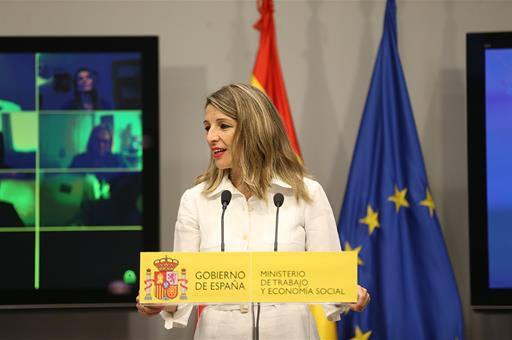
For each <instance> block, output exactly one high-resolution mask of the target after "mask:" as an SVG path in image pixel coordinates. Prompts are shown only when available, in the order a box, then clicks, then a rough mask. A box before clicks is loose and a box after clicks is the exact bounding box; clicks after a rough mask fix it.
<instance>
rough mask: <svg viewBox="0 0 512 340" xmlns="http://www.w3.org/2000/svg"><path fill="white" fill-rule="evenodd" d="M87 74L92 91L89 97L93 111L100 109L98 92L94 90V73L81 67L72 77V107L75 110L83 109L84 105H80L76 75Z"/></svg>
mask: <svg viewBox="0 0 512 340" xmlns="http://www.w3.org/2000/svg"><path fill="white" fill-rule="evenodd" d="M84 71H85V72H88V73H89V75H90V77H91V78H92V90H91V91H90V92H89V95H90V96H91V101H92V105H93V108H94V109H100V108H101V105H100V103H99V98H98V91H97V90H96V81H97V79H96V77H95V76H94V73H93V71H92V70H90V69H88V68H86V67H82V68H79V69H78V70H77V71H76V72H75V74H74V76H73V105H74V107H75V108H77V109H83V106H84V104H83V103H82V97H81V95H80V90H79V89H78V75H79V74H80V72H84Z"/></svg>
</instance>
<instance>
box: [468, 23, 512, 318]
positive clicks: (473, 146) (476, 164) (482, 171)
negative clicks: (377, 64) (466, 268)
mask: <svg viewBox="0 0 512 340" xmlns="http://www.w3.org/2000/svg"><path fill="white" fill-rule="evenodd" d="M489 48H493V49H494V48H496V49H498V48H510V49H512V32H489V33H468V34H467V35H466V81H467V157H468V208H469V250H470V273H471V274H470V275H471V305H472V307H473V308H475V309H510V308H512V288H510V289H508V288H506V289H496V288H491V287H490V285H489V252H488V251H489V249H488V206H487V169H486V163H487V157H486V156H487V155H486V141H487V139H486V93H485V51H486V50H487V49H489Z"/></svg>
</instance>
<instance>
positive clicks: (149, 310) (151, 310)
mask: <svg viewBox="0 0 512 340" xmlns="http://www.w3.org/2000/svg"><path fill="white" fill-rule="evenodd" d="M135 301H136V302H137V304H136V307H137V310H138V311H139V313H140V314H143V315H146V316H152V315H156V314H159V313H160V312H161V311H166V312H169V313H174V312H176V310H177V309H178V306H176V305H169V306H166V305H152V306H149V305H141V304H140V301H139V296H138V295H137V297H136V298H135Z"/></svg>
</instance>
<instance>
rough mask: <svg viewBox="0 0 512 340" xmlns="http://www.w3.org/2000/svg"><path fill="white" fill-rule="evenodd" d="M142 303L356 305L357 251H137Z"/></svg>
mask: <svg viewBox="0 0 512 340" xmlns="http://www.w3.org/2000/svg"><path fill="white" fill-rule="evenodd" d="M140 278H141V280H140V291H139V296H140V297H139V298H140V301H141V303H145V304H179V303H244V302H308V303H309V302H311V303H316V302H355V301H356V300H357V252H354V251H344V252H296V253H292V252H274V253H263V252H255V253H248V252H243V253H231V252H229V253H170V252H169V253H167V252H160V253H141V254H140Z"/></svg>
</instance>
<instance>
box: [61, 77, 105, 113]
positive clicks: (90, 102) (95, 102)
mask: <svg viewBox="0 0 512 340" xmlns="http://www.w3.org/2000/svg"><path fill="white" fill-rule="evenodd" d="M73 90H74V97H73V99H72V100H71V101H69V102H68V103H66V104H64V106H63V107H62V108H63V109H64V110H110V109H112V106H111V105H110V104H109V103H108V102H106V101H105V100H103V99H102V98H101V96H100V95H99V94H98V90H97V88H96V79H95V77H93V72H92V71H91V70H89V69H87V68H81V69H79V70H78V71H76V73H75V75H74V77H73Z"/></svg>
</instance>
